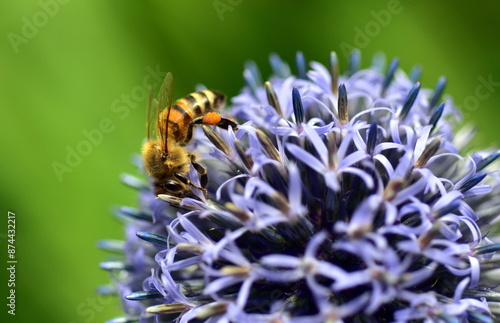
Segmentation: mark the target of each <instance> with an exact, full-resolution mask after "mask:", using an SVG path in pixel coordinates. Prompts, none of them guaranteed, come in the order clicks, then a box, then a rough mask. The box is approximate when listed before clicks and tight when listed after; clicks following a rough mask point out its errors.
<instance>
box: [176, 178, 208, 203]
mask: <svg viewBox="0 0 500 323" xmlns="http://www.w3.org/2000/svg"><path fill="white" fill-rule="evenodd" d="M174 176H175V177H176V178H177V179H178V180H179V181H181V182H182V183H184V184H186V185H189V186H191V187H194V188H196V189H199V190H201V191H203V194H204V195H205V197H207V194H208V193H207V189H206V188H204V187H201V186H198V185H195V184H193V182H191V181H190V180H189V179H188V178H187V177H186V175H183V174H179V173H175V174H174Z"/></svg>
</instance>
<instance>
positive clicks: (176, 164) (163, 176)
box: [142, 141, 190, 194]
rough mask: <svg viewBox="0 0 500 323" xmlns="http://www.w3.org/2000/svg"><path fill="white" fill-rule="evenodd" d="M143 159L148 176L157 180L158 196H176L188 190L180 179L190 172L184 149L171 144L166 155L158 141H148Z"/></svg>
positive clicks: (187, 156)
mask: <svg viewBox="0 0 500 323" xmlns="http://www.w3.org/2000/svg"><path fill="white" fill-rule="evenodd" d="M142 159H143V165H144V170H145V171H146V174H148V175H149V176H150V177H152V178H153V179H154V180H155V186H156V187H157V189H156V190H155V193H156V194H163V193H170V194H176V193H179V192H182V191H184V190H186V189H187V188H186V185H185V184H184V183H183V182H182V181H181V180H180V179H179V175H181V176H185V174H186V173H187V172H188V171H189V163H190V159H189V155H188V153H187V151H186V150H185V149H184V147H182V146H179V145H174V144H171V145H169V147H168V153H165V150H164V149H162V147H161V145H160V144H159V143H158V142H157V141H148V142H146V143H145V144H144V146H143V149H142ZM160 191H161V192H160Z"/></svg>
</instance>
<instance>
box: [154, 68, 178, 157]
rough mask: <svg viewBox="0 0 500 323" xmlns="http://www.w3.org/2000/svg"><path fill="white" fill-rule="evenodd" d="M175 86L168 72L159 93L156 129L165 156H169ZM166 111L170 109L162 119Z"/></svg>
mask: <svg viewBox="0 0 500 323" xmlns="http://www.w3.org/2000/svg"><path fill="white" fill-rule="evenodd" d="M173 86H174V78H173V76H172V73H170V72H168V73H167V76H165V79H164V80H163V83H162V84H161V87H160V91H159V92H158V101H157V104H156V106H157V119H156V127H157V133H158V137H159V139H160V142H161V143H162V148H163V151H164V152H165V154H168V148H167V140H168V130H169V127H168V119H169V116H170V108H171V107H172V93H173V88H174V87H173ZM164 109H168V110H167V113H166V116H165V115H164V117H163V118H162V117H161V112H162V111H163V110H164Z"/></svg>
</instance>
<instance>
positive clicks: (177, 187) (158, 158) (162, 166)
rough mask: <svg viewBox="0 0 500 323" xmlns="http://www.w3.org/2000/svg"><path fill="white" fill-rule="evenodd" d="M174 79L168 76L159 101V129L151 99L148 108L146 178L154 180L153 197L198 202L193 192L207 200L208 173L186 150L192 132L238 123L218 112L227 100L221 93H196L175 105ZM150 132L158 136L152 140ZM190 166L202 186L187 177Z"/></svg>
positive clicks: (145, 149) (226, 127)
mask: <svg viewBox="0 0 500 323" xmlns="http://www.w3.org/2000/svg"><path fill="white" fill-rule="evenodd" d="M172 91H173V77H172V74H171V73H167V75H166V77H165V79H164V81H163V83H162V85H161V87H160V90H159V93H158V99H157V100H156V127H155V129H154V130H153V131H152V130H151V127H150V124H151V122H150V120H151V116H152V115H154V113H151V110H152V109H151V106H152V103H151V95H150V99H149V105H148V121H147V124H146V131H147V141H146V142H145V143H144V145H143V147H142V159H143V165H144V169H145V171H146V174H148V175H149V176H150V177H151V178H153V180H154V182H153V185H154V193H155V194H156V195H158V194H168V195H171V196H174V197H177V198H183V197H193V198H197V197H196V196H195V195H194V194H193V193H192V191H191V188H196V189H199V190H202V191H203V192H204V194H205V196H206V197H207V190H206V186H207V184H208V175H207V170H206V168H205V167H204V166H202V165H201V164H199V163H198V162H197V161H196V156H195V155H194V154H193V153H191V152H189V151H187V150H186V148H185V146H186V145H187V144H188V143H189V141H190V140H191V138H192V136H193V128H194V127H195V126H198V125H215V126H218V127H221V128H223V129H226V130H227V129H228V128H229V127H233V129H235V130H236V128H237V123H236V122H235V121H233V120H231V119H228V118H223V117H222V116H221V115H220V114H219V113H218V112H217V111H218V110H220V109H221V108H222V107H223V105H224V103H225V100H226V97H225V96H224V94H222V93H220V92H218V91H212V90H204V91H200V92H194V93H191V94H188V95H187V96H185V97H183V98H181V99H179V100H177V101H175V102H174V103H173V104H172ZM151 132H153V133H155V136H154V137H155V138H152V137H153V136H152V135H151ZM190 166H192V167H193V168H194V169H195V170H196V171H197V172H198V173H199V175H200V186H198V185H195V184H193V183H192V182H191V181H190V180H189V179H188V177H187V174H188V172H189V169H190Z"/></svg>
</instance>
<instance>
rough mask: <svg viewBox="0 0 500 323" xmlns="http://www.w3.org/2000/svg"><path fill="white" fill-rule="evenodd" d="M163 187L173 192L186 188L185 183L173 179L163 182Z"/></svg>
mask: <svg viewBox="0 0 500 323" xmlns="http://www.w3.org/2000/svg"><path fill="white" fill-rule="evenodd" d="M163 187H165V188H166V189H167V190H168V191H170V192H172V193H178V192H181V191H182V190H183V189H184V185H183V184H182V183H181V182H179V181H176V180H173V179H169V180H167V181H166V182H165V184H163Z"/></svg>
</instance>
